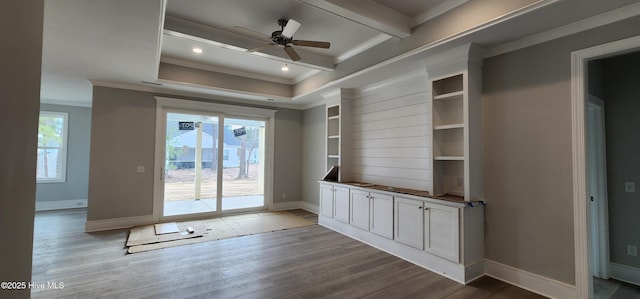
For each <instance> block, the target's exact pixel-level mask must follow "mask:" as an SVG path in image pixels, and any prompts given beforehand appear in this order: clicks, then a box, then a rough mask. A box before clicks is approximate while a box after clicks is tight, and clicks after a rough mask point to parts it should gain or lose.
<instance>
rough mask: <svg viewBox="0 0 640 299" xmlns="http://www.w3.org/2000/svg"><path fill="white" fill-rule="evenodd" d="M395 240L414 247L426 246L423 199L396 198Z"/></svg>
mask: <svg viewBox="0 0 640 299" xmlns="http://www.w3.org/2000/svg"><path fill="white" fill-rule="evenodd" d="M394 203H395V205H394V217H393V221H394V228H395V229H394V240H396V241H397V242H400V243H402V244H405V245H409V246H411V247H413V248H417V249H423V248H424V239H423V238H424V224H423V219H424V215H423V211H422V209H423V204H422V201H419V200H413V199H408V198H403V197H397V196H396V197H395V198H394Z"/></svg>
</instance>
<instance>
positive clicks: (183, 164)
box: [154, 97, 275, 221]
mask: <svg viewBox="0 0 640 299" xmlns="http://www.w3.org/2000/svg"><path fill="white" fill-rule="evenodd" d="M157 102H158V106H157V113H156V117H157V119H156V174H157V175H156V179H155V192H154V218H155V219H156V221H160V220H177V219H187V218H196V217H198V218H201V217H207V216H216V215H220V214H224V213H236V212H241V211H255V210H264V209H267V208H268V207H269V205H270V203H271V196H269V193H268V192H267V190H271V184H272V183H271V182H272V180H271V178H270V174H271V173H272V171H271V169H272V166H271V163H272V151H271V146H272V145H271V142H270V141H269V138H270V136H272V133H273V132H272V123H273V121H274V112H275V111H273V110H268V109H257V108H245V107H236V106H230V105H221V104H212V103H204V102H193V101H184V100H178V99H168V98H160V97H158V98H157ZM265 116H267V117H265Z"/></svg>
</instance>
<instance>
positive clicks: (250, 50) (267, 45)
mask: <svg viewBox="0 0 640 299" xmlns="http://www.w3.org/2000/svg"><path fill="white" fill-rule="evenodd" d="M273 45H275V44H274V43H270V44H266V45H262V46H259V47H255V48H253V49H247V52H256V51H259V50H262V49H263V48H267V47H270V46H273Z"/></svg>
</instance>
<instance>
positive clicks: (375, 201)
mask: <svg viewBox="0 0 640 299" xmlns="http://www.w3.org/2000/svg"><path fill="white" fill-rule="evenodd" d="M369 199H370V205H371V228H370V231H371V232H372V233H375V234H377V235H380V236H383V237H385V238H387V239H393V196H391V195H386V194H381V193H375V192H371V193H370V197H369Z"/></svg>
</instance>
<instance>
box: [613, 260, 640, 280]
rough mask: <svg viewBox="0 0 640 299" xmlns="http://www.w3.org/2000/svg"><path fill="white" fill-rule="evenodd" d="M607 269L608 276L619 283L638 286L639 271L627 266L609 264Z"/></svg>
mask: <svg viewBox="0 0 640 299" xmlns="http://www.w3.org/2000/svg"><path fill="white" fill-rule="evenodd" d="M610 265H611V267H610V268H609V271H610V274H611V275H610V276H611V277H612V278H615V279H617V280H619V281H624V282H628V283H631V284H635V285H640V269H639V268H634V267H630V266H627V265H622V264H617V263H611V264H610Z"/></svg>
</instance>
